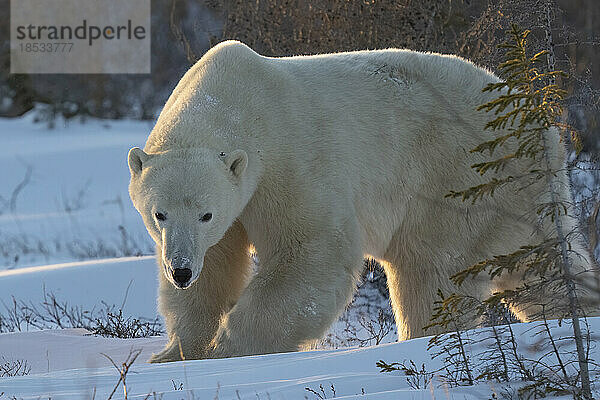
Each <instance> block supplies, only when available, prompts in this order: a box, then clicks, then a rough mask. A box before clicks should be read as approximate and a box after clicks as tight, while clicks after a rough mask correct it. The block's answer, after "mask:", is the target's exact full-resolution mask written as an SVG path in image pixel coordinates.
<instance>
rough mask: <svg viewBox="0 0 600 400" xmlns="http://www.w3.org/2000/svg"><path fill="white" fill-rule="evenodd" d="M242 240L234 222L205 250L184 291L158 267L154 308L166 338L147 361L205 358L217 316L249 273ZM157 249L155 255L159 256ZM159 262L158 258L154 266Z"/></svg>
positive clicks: (229, 304)
mask: <svg viewBox="0 0 600 400" xmlns="http://www.w3.org/2000/svg"><path fill="white" fill-rule="evenodd" d="M248 246H249V244H248V238H247V235H246V231H245V230H244V227H243V226H242V225H241V224H240V223H239V222H237V221H236V222H234V224H233V225H232V226H231V227H230V228H229V230H228V231H227V232H226V233H225V236H224V237H223V238H222V239H221V241H220V242H219V243H217V244H216V245H215V246H213V247H211V248H209V249H208V251H207V252H206V255H205V257H204V267H203V269H202V272H201V273H200V277H199V278H198V280H197V281H196V282H195V283H193V284H192V285H191V286H190V287H189V288H187V289H185V290H184V289H178V288H176V287H175V286H174V285H173V284H172V283H171V282H169V281H168V280H167V279H166V277H165V276H164V273H163V268H162V265H161V266H160V267H159V295H158V308H159V312H160V314H161V315H162V316H163V317H164V319H165V324H166V329H167V335H168V337H169V342H168V343H167V345H166V346H165V348H164V349H163V350H162V351H161V352H160V353H157V354H153V355H152V357H151V358H150V360H149V361H150V362H168V361H180V360H182V355H183V359H200V358H207V356H208V355H207V347H208V345H209V344H210V341H211V339H213V337H214V336H215V332H216V331H217V328H218V326H219V320H220V318H221V316H222V315H223V314H225V313H227V312H228V311H229V310H230V309H231V307H233V305H234V304H235V303H236V301H237V299H238V298H239V296H240V294H241V293H242V291H243V290H244V288H245V287H246V284H247V280H248V274H249V272H250V255H249V253H248ZM160 252H161V250H160V247H158V249H157V259H158V260H162V255H161V254H160ZM160 263H161V261H159V264H160Z"/></svg>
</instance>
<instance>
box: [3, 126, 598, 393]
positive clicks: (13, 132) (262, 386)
mask: <svg viewBox="0 0 600 400" xmlns="http://www.w3.org/2000/svg"><path fill="white" fill-rule="evenodd" d="M32 119H33V117H31V116H30V115H27V116H25V117H23V118H20V119H12V120H5V119H0V138H1V140H2V143H3V146H2V147H0V316H2V315H4V316H6V315H10V313H11V307H13V306H14V305H15V302H16V304H17V305H20V306H28V305H29V306H31V307H37V306H39V305H40V304H42V303H43V302H44V301H48V298H45V297H44V296H45V295H46V296H48V295H49V294H51V295H52V296H55V298H56V299H57V300H58V301H64V302H65V303H66V304H68V306H69V307H77V308H78V309H79V310H87V311H92V312H93V311H94V310H97V308H98V307H100V306H102V305H109V306H114V307H115V308H114V310H116V309H122V311H123V314H124V315H125V316H131V317H136V318H143V319H144V320H153V319H154V318H156V315H157V312H156V291H157V268H156V262H155V259H154V257H153V255H152V253H153V246H154V245H153V243H152V241H151V240H150V238H149V237H148V235H147V233H146V230H145V228H144V226H143V224H142V221H141V218H140V217H139V216H138V214H137V212H136V211H135V209H134V208H133V207H132V205H131V203H130V201H129V196H128V193H127V184H128V180H129V171H128V168H127V165H126V155H127V151H128V150H129V148H130V147H132V146H142V145H143V143H144V141H145V138H146V136H147V135H148V132H149V131H150V129H151V125H150V124H148V123H144V122H134V121H99V120H88V121H87V122H86V123H84V124H81V123H79V122H69V123H68V124H67V125H64V124H63V123H61V122H59V123H57V126H58V127H57V128H56V129H48V128H47V127H46V126H45V125H44V124H35V123H34V122H33V120H32ZM375 278H376V277H375ZM380 312H381V315H382V319H380V320H379V321H377V315H378V314H379V313H380ZM389 321H390V308H389V305H388V304H387V300H386V299H385V296H384V295H383V294H382V293H380V291H379V290H378V289H377V285H376V282H368V283H367V284H365V285H364V286H363V287H362V288H361V291H360V292H359V295H358V297H357V298H356V299H355V302H354V303H353V305H352V307H350V308H349V310H348V311H347V312H346V313H345V314H344V316H343V317H342V318H341V319H340V321H339V322H338V323H337V324H336V325H335V326H334V327H332V329H331V330H330V332H329V334H328V335H327V337H326V338H325V340H324V341H323V343H322V344H321V345H319V346H318V350H314V351H307V352H297V353H287V354H272V355H264V356H253V357H243V358H233V359H224V360H200V361H185V362H177V363H169V364H163V365H150V364H147V363H146V362H145V361H146V360H147V359H148V357H149V356H150V354H151V353H152V352H156V351H158V350H159V349H160V348H161V347H162V346H163V345H164V343H165V338H164V337H150V338H136V339H116V338H105V337H100V336H94V335H91V334H90V333H89V332H88V331H86V330H84V329H55V330H42V331H40V330H36V328H35V327H34V326H33V325H34V324H31V323H30V321H28V320H26V319H25V320H22V321H21V322H20V324H19V328H20V329H21V332H12V333H1V334H0V365H1V364H3V363H5V362H8V363H11V362H12V363H14V362H18V361H21V362H24V363H26V369H27V370H28V371H29V373H28V375H26V376H16V377H0V400H3V399H5V398H6V399H9V398H10V399H12V398H13V397H12V396H14V398H16V399H21V398H23V399H38V398H52V399H81V398H85V399H88V398H89V399H92V398H93V399H106V398H108V397H109V395H110V394H111V392H112V391H113V389H114V387H115V386H116V385H117V383H118V379H119V374H118V371H117V370H116V369H115V368H114V367H113V366H112V364H111V361H110V360H109V359H108V358H107V357H106V356H108V357H110V358H111V359H112V360H114V362H115V363H116V364H117V365H120V364H121V363H122V362H124V361H125V359H126V358H127V356H128V355H129V353H130V351H135V350H141V354H140V355H139V357H138V359H137V361H136V362H135V363H134V364H133V366H132V367H131V370H130V371H129V373H128V375H127V378H126V384H127V397H128V398H164V399H192V398H195V399H205V398H213V399H216V398H218V399H245V398H248V399H249V398H252V399H259V400H260V399H304V398H307V399H321V398H333V397H335V398H354V397H360V398H369V399H404V398H407V399H434V398H444V399H445V398H456V399H488V398H491V396H492V394H493V393H499V390H500V389H501V388H500V386H499V385H496V386H495V385H493V384H479V385H476V386H470V387H464V386H463V387H458V388H449V387H448V386H447V385H443V384H441V383H440V382H437V381H436V379H438V378H437V377H434V382H437V383H434V384H433V385H430V386H429V387H427V388H421V389H415V388H414V387H412V386H414V385H412V386H411V385H409V384H408V382H407V380H406V377H404V376H401V374H400V373H399V372H394V373H380V372H379V368H378V367H377V366H376V362H377V361H379V360H382V359H383V360H385V361H386V362H396V361H397V362H403V361H407V360H414V361H415V363H416V364H417V365H418V366H420V365H421V363H425V364H426V367H427V370H428V371H433V370H436V369H438V368H439V367H440V361H439V360H431V357H430V353H428V352H427V344H428V340H427V338H422V339H416V340H411V341H407V342H402V343H389V342H393V341H394V337H395V336H394V335H395V328H394V327H393V326H389ZM3 324H4V325H3ZM590 325H591V328H592V330H593V331H594V332H596V333H597V332H599V331H600V319H590ZM3 326H6V321H2V320H1V319H0V331H1V330H2V327H3ZM514 327H515V330H516V333H517V336H518V337H520V338H521V340H523V341H524V342H527V341H528V340H529V339H530V338H531V333H527V332H528V331H527V329H529V328H530V327H531V325H527V324H522V325H515V326H514ZM557 329H559V328H557ZM560 329H562V330H563V331H564V329H565V328H564V326H563V328H560ZM5 330H6V329H5ZM369 330H371V332H369ZM529 341H531V340H529ZM378 343H382V344H379V345H375V344H378ZM357 345H360V346H362V347H356V346H357ZM348 346H355V347H348ZM480 347H481V346H480ZM471 350H472V351H474V352H476V350H477V349H471ZM105 355H106V356H105ZM598 355H599V353H598V349H594V350H593V353H592V359H596V360H598V359H600V357H598ZM471 356H472V357H473V359H477V354H475V353H474V354H472V355H471ZM0 370H1V368H0ZM0 375H1V374H0ZM117 386H119V387H118V389H117V391H116V392H115V394H114V395H113V397H112V398H123V397H124V393H123V387H122V384H121V385H117ZM321 387H322V388H321ZM154 393H156V395H154ZM149 394H150V397H147V396H148V395H149Z"/></svg>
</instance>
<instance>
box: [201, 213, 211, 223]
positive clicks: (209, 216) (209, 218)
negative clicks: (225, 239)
mask: <svg viewBox="0 0 600 400" xmlns="http://www.w3.org/2000/svg"><path fill="white" fill-rule="evenodd" d="M211 219H212V214H211V213H206V214H204V215H203V216H202V217H200V221H202V222H208V221H210V220H211Z"/></svg>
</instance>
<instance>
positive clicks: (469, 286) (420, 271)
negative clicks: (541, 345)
mask: <svg viewBox="0 0 600 400" xmlns="http://www.w3.org/2000/svg"><path fill="white" fill-rule="evenodd" d="M401 236H402V235H395V238H394V239H393V240H392V242H391V243H390V246H389V247H388V249H387V251H386V253H385V255H384V260H382V266H383V268H384V271H385V274H386V278H387V283H388V289H389V292H390V301H391V303H392V308H393V310H394V316H395V319H396V325H397V328H398V340H408V339H412V338H415V337H421V336H426V335H435V334H438V333H441V332H443V330H442V329H441V328H438V327H434V328H431V329H428V330H425V329H424V327H425V326H427V325H428V324H429V323H430V318H431V315H432V313H433V307H434V302H435V301H436V300H438V299H439V297H438V294H437V293H438V289H441V290H442V293H443V294H444V295H446V296H447V295H449V294H451V293H454V292H458V293H469V294H472V295H474V296H479V295H480V294H482V293H483V292H484V291H486V290H488V289H487V286H486V283H483V284H482V283H481V282H479V283H478V284H476V283H475V282H474V281H470V282H465V283H463V285H462V286H461V287H460V288H459V287H457V286H456V285H454V284H453V283H452V282H451V281H450V276H451V275H452V271H458V270H459V269H460V268H454V267H455V266H454V265H448V262H449V260H448V259H447V257H446V258H444V257H442V256H441V255H440V254H436V253H435V252H434V251H432V250H430V249H423V248H421V249H417V248H416V247H413V246H410V244H408V243H405V242H404V243H403V242H400V240H401V239H397V237H401ZM436 250H437V249H436ZM468 320H470V323H469V326H465V327H464V328H466V329H468V328H473V327H475V326H476V325H477V324H478V322H479V320H478V319H477V318H476V316H475V315H473V318H468Z"/></svg>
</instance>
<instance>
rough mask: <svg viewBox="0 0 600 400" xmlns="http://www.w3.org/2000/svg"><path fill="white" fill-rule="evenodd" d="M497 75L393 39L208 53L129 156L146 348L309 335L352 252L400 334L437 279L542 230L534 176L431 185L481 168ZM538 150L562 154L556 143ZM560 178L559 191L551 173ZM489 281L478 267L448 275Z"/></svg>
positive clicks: (480, 288)
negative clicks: (476, 151) (481, 188)
mask: <svg viewBox="0 0 600 400" xmlns="http://www.w3.org/2000/svg"><path fill="white" fill-rule="evenodd" d="M496 81H498V78H496V77H495V76H493V75H492V74H491V73H490V72H488V71H486V70H484V69H481V68H478V67H476V66H475V65H473V64H472V63H470V62H468V61H465V60H463V59H461V58H458V57H455V56H447V55H439V54H431V53H420V52H414V51H408V50H397V49H389V50H378V51H357V52H350V53H339V54H326V55H317V56H298V57H283V58H270V57H263V56H261V55H258V54H257V53H255V52H254V51H253V50H251V49H250V48H249V47H247V46H246V45H244V44H242V43H240V42H236V41H227V42H223V43H221V44H219V45H217V46H216V47H214V48H212V49H211V50H209V51H208V52H207V53H206V54H205V55H204V56H203V57H202V59H201V60H199V61H198V62H197V63H196V64H195V65H194V66H193V67H192V68H191V69H190V70H189V71H188V72H187V73H186V74H185V75H184V77H183V78H182V79H181V81H180V82H179V84H178V85H177V87H176V88H175V90H174V91H173V94H172V95H171V96H170V98H169V99H168V101H167V103H166V105H165V107H164V109H163V110H162V112H161V114H160V117H159V118H158V121H157V123H156V126H155V127H154V129H153V130H152V132H151V134H150V136H149V138H148V140H147V143H146V145H145V148H144V150H141V149H139V148H133V149H131V151H130V153H129V160H128V162H129V167H130V171H131V182H130V187H129V190H130V195H131V199H132V201H133V204H134V205H135V207H136V208H137V210H138V211H139V212H140V214H141V216H142V218H143V220H144V222H145V224H146V227H147V229H148V232H149V233H150V235H151V236H152V238H153V239H154V240H155V241H156V244H157V260H158V264H159V267H160V270H161V271H160V272H159V276H160V287H159V294H158V303H159V311H160V313H161V314H162V315H163V316H164V318H165V322H166V328H167V333H168V336H169V343H168V344H167V346H166V347H165V349H164V350H163V351H162V352H160V353H159V354H155V355H154V356H153V357H152V359H151V361H153V362H163V361H172V360H180V359H181V358H182V357H183V358H187V359H194V358H209V357H228V356H241V355H250V354H262V353H273V352H285V351H294V350H297V349H299V348H301V347H302V346H305V345H307V344H310V343H312V342H314V341H315V340H318V339H319V338H321V337H322V336H323V335H324V333H325V332H326V330H327V329H328V327H329V326H330V325H331V324H332V323H333V322H334V321H335V320H336V318H337V317H338V316H339V314H340V313H341V311H343V310H344V307H345V306H346V305H347V304H348V303H349V301H350V300H351V297H352V294H353V290H354V289H355V287H356V283H357V280H358V279H359V276H360V274H361V270H362V266H363V257H364V256H365V255H369V256H371V257H374V258H376V259H378V260H380V261H381V262H382V264H383V266H384V269H385V272H386V275H387V279H388V285H389V290H390V298H391V302H392V306H393V308H394V312H395V318H396V322H397V326H398V334H399V339H401V340H403V339H409V338H414V337H417V336H422V335H423V334H424V330H423V327H424V326H425V325H427V323H428V320H429V317H430V315H431V311H432V304H433V302H434V300H435V299H436V293H437V290H438V289H442V290H443V291H444V292H445V293H450V292H453V291H456V290H457V288H456V287H454V286H453V284H452V283H451V282H450V280H449V279H448V278H449V276H451V275H452V274H454V273H456V272H457V271H459V270H461V269H463V268H465V267H466V266H468V265H471V264H473V263H475V262H477V261H480V260H481V259H485V258H486V257H489V256H491V255H496V254H506V253H508V252H512V251H514V250H516V249H518V248H519V247H520V246H522V245H525V244H528V243H535V242H537V241H538V240H539V239H541V238H542V237H544V235H546V234H548V233H549V232H550V227H549V226H544V225H540V224H539V223H538V222H537V220H536V218H535V212H533V210H532V207H533V206H532V205H533V204H535V202H536V201H537V200H539V198H540V196H542V197H543V196H544V195H545V194H544V193H547V190H545V189H544V188H545V184H544V183H534V184H532V185H531V186H529V187H527V188H525V189H523V190H521V191H520V192H519V193H515V192H513V191H511V190H508V189H505V190H502V189H500V190H499V192H498V193H497V194H496V195H495V196H494V197H493V198H490V199H485V200H483V201H481V202H478V203H477V204H475V205H471V204H464V203H461V202H460V201H457V200H452V199H447V198H445V197H444V195H446V194H447V193H448V192H449V191H450V190H452V189H461V188H466V187H469V186H472V185H475V184H478V183H482V182H483V178H481V177H479V176H478V175H477V174H476V173H474V172H473V171H472V170H471V169H470V167H469V166H470V165H471V164H473V163H474V162H477V161H479V160H480V159H478V158H477V156H475V155H473V154H470V153H469V149H471V148H473V147H474V146H475V145H477V144H479V143H481V142H482V141H484V140H486V139H488V138H489V135H490V133H489V132H488V131H484V129H483V127H484V125H485V123H486V121H487V120H489V118H490V116H489V115H486V114H485V113H484V112H477V111H476V107H477V106H478V105H480V104H482V103H484V102H486V101H487V100H489V96H490V95H489V94H484V93H482V92H481V89H482V88H483V87H484V86H485V85H486V84H487V83H489V82H496ZM551 152H552V154H551V156H552V160H553V163H554V164H555V166H559V167H560V166H561V165H562V163H563V160H564V149H563V148H562V144H561V143H559V141H558V140H556V141H555V142H553V143H551ZM557 169H559V168H557ZM508 172H510V171H508ZM559 181H560V184H561V186H562V188H561V192H560V195H561V196H562V198H563V199H564V200H567V201H568V200H570V195H569V191H568V180H567V177H566V175H565V174H564V173H562V174H560V175H559ZM567 222H568V223H569V224H570V226H574V222H573V221H572V220H569V221H567ZM250 246H254V248H255V249H256V252H257V254H258V257H259V259H260V268H259V269H258V271H257V272H256V273H255V274H254V275H253V276H251V272H250V254H249V248H250ZM579 250H581V251H580V253H581V254H587V253H586V252H585V251H584V250H583V248H581V249H579ZM586 257H587V256H584V260H583V261H582V262H581V263H580V264H581V265H582V267H581V268H579V270H578V271H579V272H581V270H582V268H585V265H589V259H588V258H586ZM578 265H579V264H578ZM516 280H518V279H516ZM514 281H515V279H504V280H499V281H498V282H496V283H495V284H496V286H495V288H502V289H504V288H509V287H510V285H514V284H515V282H514ZM492 289H494V288H493V287H491V283H490V281H489V279H487V278H485V279H480V280H477V281H467V282H465V283H464V284H463V286H461V290H463V291H466V292H468V293H470V294H473V295H485V294H488V293H489V292H490V290H492ZM523 312H524V314H523V315H524V316H525V317H527V315H526V314H527V311H526V310H524V311H523Z"/></svg>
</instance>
